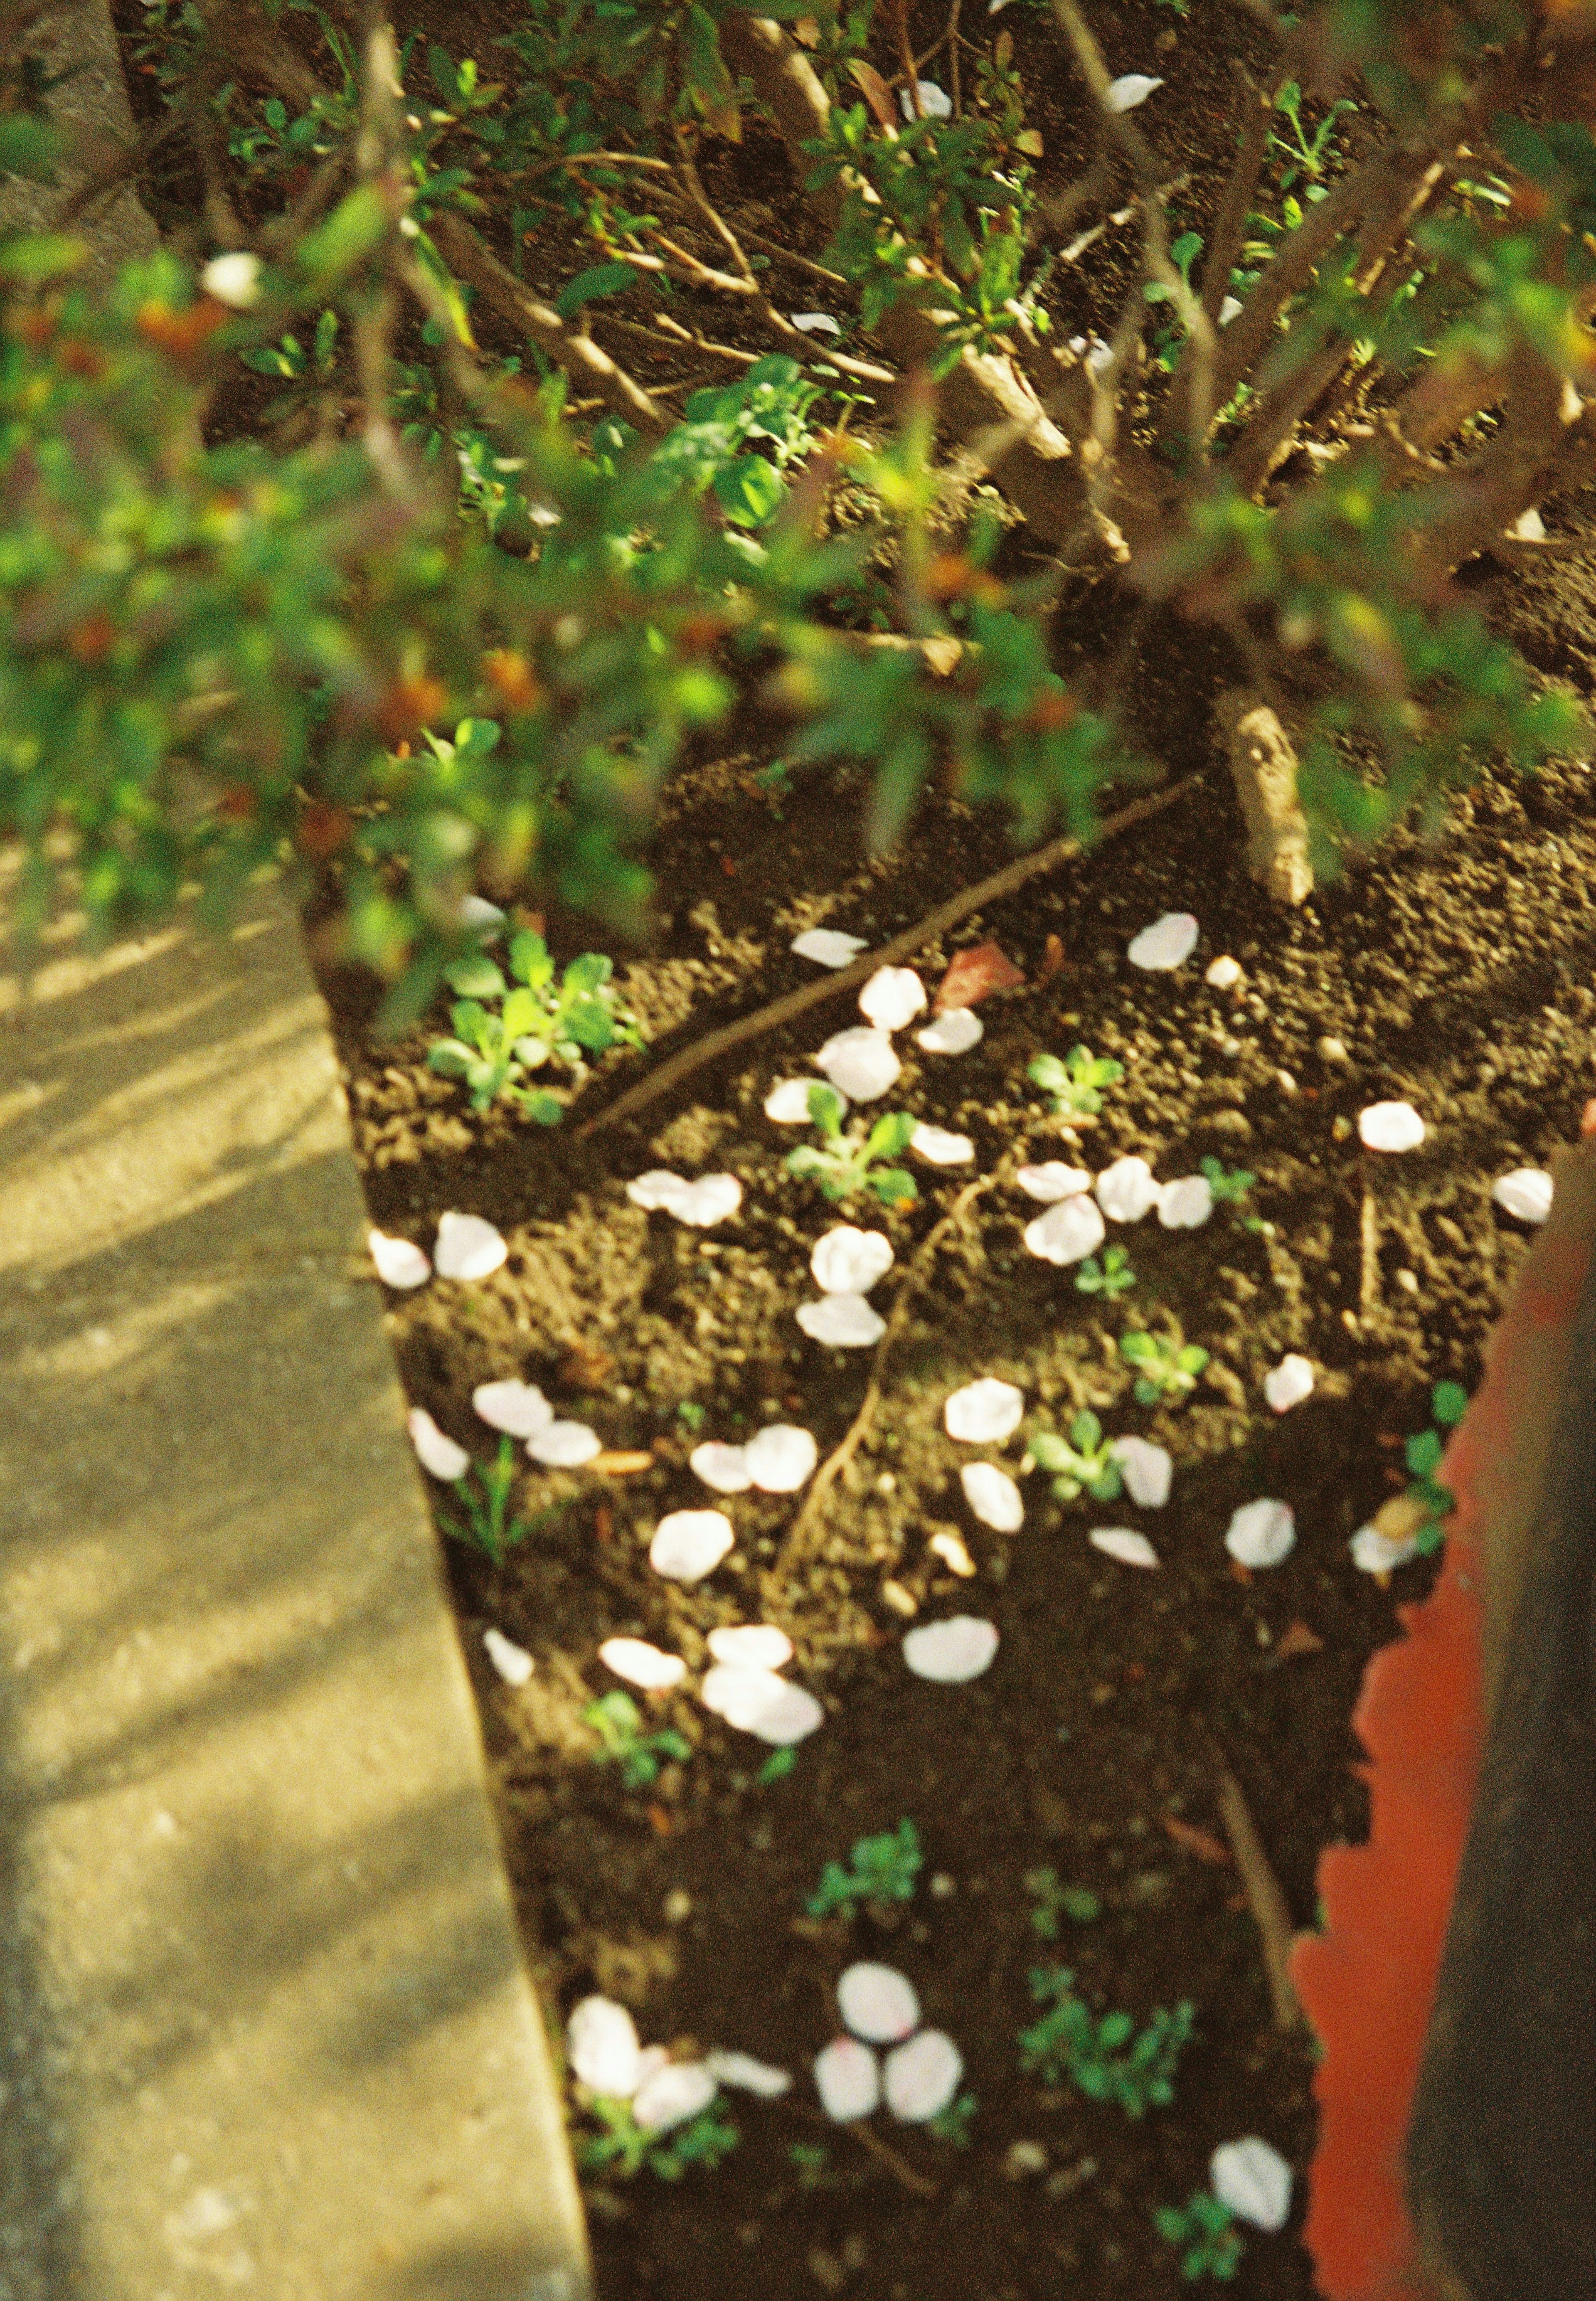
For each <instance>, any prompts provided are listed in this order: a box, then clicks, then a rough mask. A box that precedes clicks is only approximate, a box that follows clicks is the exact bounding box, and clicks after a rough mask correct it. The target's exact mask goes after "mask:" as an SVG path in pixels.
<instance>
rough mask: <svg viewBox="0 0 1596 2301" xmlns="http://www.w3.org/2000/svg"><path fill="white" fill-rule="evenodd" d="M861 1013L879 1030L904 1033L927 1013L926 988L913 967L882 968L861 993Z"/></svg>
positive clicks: (878, 968)
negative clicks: (906, 1026) (908, 1026)
mask: <svg viewBox="0 0 1596 2301" xmlns="http://www.w3.org/2000/svg"><path fill="white" fill-rule="evenodd" d="M859 1011H860V1013H861V1014H862V1015H863V1016H865V1018H866V1020H867V1021H869V1022H871V1023H873V1025H875V1027H876V1029H877V1030H878V1031H901V1030H902V1029H903V1027H904V1025H906V1024H907V1023H912V1022H913V1021H914V1019H915V1016H916V1015H920V1014H923V1013H924V1011H925V985H924V983H922V982H921V980H920V977H919V976H918V975H916V974H915V970H914V968H913V967H912V966H878V967H877V969H876V971H875V973H874V974H873V975H872V976H871V978H870V980H869V982H868V983H866V984H865V988H864V989H863V991H861V992H860V993H859Z"/></svg>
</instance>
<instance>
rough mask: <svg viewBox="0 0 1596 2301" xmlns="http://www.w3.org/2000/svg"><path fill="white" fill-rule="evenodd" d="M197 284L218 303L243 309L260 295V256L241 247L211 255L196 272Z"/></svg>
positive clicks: (244, 310)
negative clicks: (230, 253) (235, 250)
mask: <svg viewBox="0 0 1596 2301" xmlns="http://www.w3.org/2000/svg"><path fill="white" fill-rule="evenodd" d="M199 284H200V286H201V287H202V288H203V289H205V294H206V295H207V296H214V297H215V298H216V301H217V302H218V303H219V304H230V305H231V306H232V308H233V310H234V311H235V312H247V311H248V310H249V308H250V306H251V305H254V304H258V303H259V302H260V299H261V259H260V257H259V256H258V255H252V254H251V253H250V252H249V250H248V249H247V248H241V249H239V250H238V251H237V252H236V253H234V254H232V255H213V257H212V258H211V260H210V262H209V263H208V264H206V265H205V269H204V271H203V272H201V273H200V275H199Z"/></svg>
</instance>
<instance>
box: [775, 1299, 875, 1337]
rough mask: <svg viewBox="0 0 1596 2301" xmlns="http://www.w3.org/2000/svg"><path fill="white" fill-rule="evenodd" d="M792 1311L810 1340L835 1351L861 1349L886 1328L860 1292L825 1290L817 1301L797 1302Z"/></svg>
mask: <svg viewBox="0 0 1596 2301" xmlns="http://www.w3.org/2000/svg"><path fill="white" fill-rule="evenodd" d="M794 1315H795V1316H796V1318H797V1319H798V1324H799V1326H801V1327H802V1328H803V1330H804V1332H805V1334H806V1335H808V1337H809V1339H810V1341H811V1342H815V1343H830V1344H831V1348H832V1349H833V1350H838V1351H860V1350H864V1349H865V1348H866V1347H867V1346H868V1345H869V1344H870V1343H879V1342H880V1340H881V1338H882V1335H884V1334H885V1333H886V1331H887V1322H886V1320H885V1319H884V1318H882V1317H881V1316H880V1314H879V1313H878V1312H876V1311H874V1310H873V1309H871V1307H870V1305H869V1303H868V1302H867V1301H865V1297H864V1296H863V1295H862V1294H825V1295H823V1296H822V1297H821V1299H820V1301H818V1302H800V1303H799V1304H798V1309H797V1311H796V1312H795V1314H794Z"/></svg>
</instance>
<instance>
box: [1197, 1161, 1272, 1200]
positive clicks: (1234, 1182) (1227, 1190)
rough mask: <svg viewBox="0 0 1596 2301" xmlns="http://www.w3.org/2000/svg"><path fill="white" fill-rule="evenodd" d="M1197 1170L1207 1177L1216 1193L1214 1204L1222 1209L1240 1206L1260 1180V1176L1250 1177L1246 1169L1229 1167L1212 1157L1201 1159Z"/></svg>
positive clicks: (1209, 1186) (1208, 1182) (1210, 1186)
mask: <svg viewBox="0 0 1596 2301" xmlns="http://www.w3.org/2000/svg"><path fill="white" fill-rule="evenodd" d="M1197 1170H1198V1172H1199V1175H1204V1176H1207V1184H1208V1188H1209V1190H1210V1191H1212V1192H1213V1193H1214V1203H1215V1205H1216V1206H1221V1207H1223V1206H1239V1205H1240V1203H1241V1201H1242V1200H1243V1199H1244V1198H1245V1197H1246V1196H1247V1193H1248V1192H1249V1190H1251V1188H1252V1186H1253V1184H1255V1183H1256V1182H1257V1180H1258V1176H1256V1175H1249V1173H1248V1172H1247V1170H1246V1168H1245V1167H1227V1166H1226V1165H1225V1163H1224V1159H1215V1158H1212V1157H1210V1158H1207V1159H1199V1160H1198V1162H1197Z"/></svg>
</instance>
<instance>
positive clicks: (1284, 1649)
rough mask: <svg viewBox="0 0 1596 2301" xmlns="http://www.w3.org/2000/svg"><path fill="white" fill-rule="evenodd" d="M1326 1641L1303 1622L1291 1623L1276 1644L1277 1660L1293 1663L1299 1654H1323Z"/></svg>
mask: <svg viewBox="0 0 1596 2301" xmlns="http://www.w3.org/2000/svg"><path fill="white" fill-rule="evenodd" d="M1274 1653H1275V1659H1276V1660H1277V1661H1293V1660H1294V1659H1295V1657H1296V1656H1297V1655H1298V1654H1310V1653H1324V1639H1323V1638H1322V1637H1320V1636H1318V1634H1317V1632H1316V1631H1314V1630H1310V1629H1309V1628H1308V1624H1307V1623H1306V1622H1303V1621H1296V1622H1289V1623H1288V1624H1287V1625H1286V1627H1285V1628H1284V1629H1283V1630H1282V1632H1281V1634H1280V1636H1279V1637H1278V1638H1277V1639H1276V1640H1275V1642H1274Z"/></svg>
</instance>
